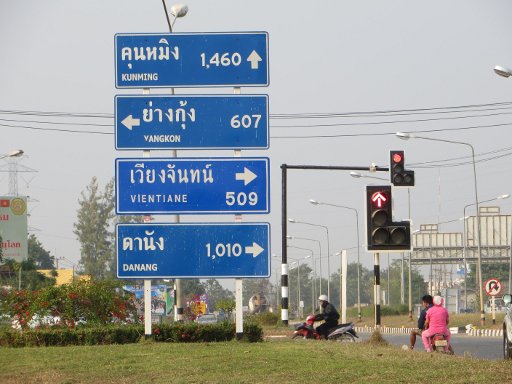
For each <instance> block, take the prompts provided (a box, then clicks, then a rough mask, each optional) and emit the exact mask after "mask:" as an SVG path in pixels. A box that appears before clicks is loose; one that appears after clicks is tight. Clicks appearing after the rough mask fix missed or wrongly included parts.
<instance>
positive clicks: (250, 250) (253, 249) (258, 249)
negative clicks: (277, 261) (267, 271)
mask: <svg viewBox="0 0 512 384" xmlns="http://www.w3.org/2000/svg"><path fill="white" fill-rule="evenodd" d="M263 251H264V249H263V248H261V247H260V246H259V245H258V244H256V243H252V246H248V247H245V253H252V257H256V256H258V255H259V254H260V253H261V252H263Z"/></svg>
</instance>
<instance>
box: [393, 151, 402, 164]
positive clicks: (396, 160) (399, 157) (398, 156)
mask: <svg viewBox="0 0 512 384" xmlns="http://www.w3.org/2000/svg"><path fill="white" fill-rule="evenodd" d="M402 159H403V156H402V155H401V154H400V153H393V163H400V162H401V161H402Z"/></svg>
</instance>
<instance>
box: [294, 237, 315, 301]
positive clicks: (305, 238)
mask: <svg viewBox="0 0 512 384" xmlns="http://www.w3.org/2000/svg"><path fill="white" fill-rule="evenodd" d="M286 238H287V239H288V240H293V239H297V240H308V241H315V242H317V243H318V250H319V252H320V253H319V260H320V294H321V293H322V277H321V276H322V243H321V242H320V240H316V239H310V238H309V237H298V236H289V235H288V236H286ZM314 262H315V261H314V259H313V263H314Z"/></svg>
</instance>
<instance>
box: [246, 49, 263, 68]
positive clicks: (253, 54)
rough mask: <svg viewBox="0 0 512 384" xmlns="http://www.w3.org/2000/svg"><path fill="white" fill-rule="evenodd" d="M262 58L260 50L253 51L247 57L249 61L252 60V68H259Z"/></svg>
mask: <svg viewBox="0 0 512 384" xmlns="http://www.w3.org/2000/svg"><path fill="white" fill-rule="evenodd" d="M261 60H262V58H261V56H260V55H258V52H256V51H254V50H253V51H252V52H251V54H250V55H249V57H248V58H247V61H250V62H251V69H258V67H259V64H260V61H261Z"/></svg>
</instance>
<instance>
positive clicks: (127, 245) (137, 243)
mask: <svg viewBox="0 0 512 384" xmlns="http://www.w3.org/2000/svg"><path fill="white" fill-rule="evenodd" d="M144 233H145V234H146V235H147V236H144V237H124V238H123V251H133V250H136V251H156V250H157V248H158V250H160V251H163V250H164V248H165V243H164V238H163V237H159V238H158V240H157V241H155V239H154V238H153V235H154V234H155V231H154V230H153V231H150V230H146V231H145V232H144Z"/></svg>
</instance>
